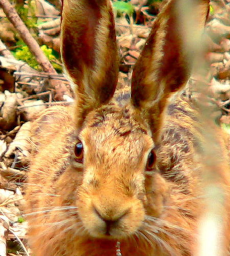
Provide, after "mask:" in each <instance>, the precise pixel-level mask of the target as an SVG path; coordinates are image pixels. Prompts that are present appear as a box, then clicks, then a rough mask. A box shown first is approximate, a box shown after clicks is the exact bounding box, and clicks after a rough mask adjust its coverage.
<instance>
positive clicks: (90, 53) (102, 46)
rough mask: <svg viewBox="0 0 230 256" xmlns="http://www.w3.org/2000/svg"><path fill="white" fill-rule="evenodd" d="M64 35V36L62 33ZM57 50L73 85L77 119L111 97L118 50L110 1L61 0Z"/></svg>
mask: <svg viewBox="0 0 230 256" xmlns="http://www.w3.org/2000/svg"><path fill="white" fill-rule="evenodd" d="M63 35H64V36H63ZM61 41H62V43H61V52H62V58H63V62H64V64H65V67H66V72H67V74H68V75H69V76H70V78H71V80H72V82H73V83H74V84H75V85H77V87H76V94H77V95H76V96H77V97H76V98H77V108H78V110H79V109H80V111H78V113H77V114H78V118H77V119H78V122H81V121H82V120H83V119H84V118H85V116H86V114H87V113H88V112H89V111H90V110H92V109H93V108H95V107H99V106H100V105H102V104H105V103H107V102H108V101H109V100H110V99H111V98H112V96H113V94H114V91H115V88H116V84H117V79H118V52H117V44H116V35H115V25H114V18H113V13H112V8H111V4H110V1H108V0H100V1H99V0H84V1H83V0H78V1H74V0H70V1H64V4H63V14H62V36H61Z"/></svg>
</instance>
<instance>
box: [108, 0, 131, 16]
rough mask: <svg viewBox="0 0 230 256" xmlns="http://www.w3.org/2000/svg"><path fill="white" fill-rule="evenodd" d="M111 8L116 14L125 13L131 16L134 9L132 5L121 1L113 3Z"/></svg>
mask: <svg viewBox="0 0 230 256" xmlns="http://www.w3.org/2000/svg"><path fill="white" fill-rule="evenodd" d="M113 8H114V9H115V10H116V11H117V13H118V14H122V13H126V14H128V15H129V16H131V15H132V14H133V12H134V7H133V5H132V4H130V3H126V2H122V1H117V2H114V3H113Z"/></svg>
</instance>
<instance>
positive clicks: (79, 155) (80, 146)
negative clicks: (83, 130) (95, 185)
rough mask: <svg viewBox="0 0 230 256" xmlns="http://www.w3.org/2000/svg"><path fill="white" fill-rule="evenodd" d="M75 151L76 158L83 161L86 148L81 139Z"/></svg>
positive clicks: (79, 161)
mask: <svg viewBox="0 0 230 256" xmlns="http://www.w3.org/2000/svg"><path fill="white" fill-rule="evenodd" d="M74 153H75V160H76V161H77V162H78V163H82V162H83V156H84V148H83V144H82V143H81V142H80V141H78V142H77V143H76V144H75V148H74Z"/></svg>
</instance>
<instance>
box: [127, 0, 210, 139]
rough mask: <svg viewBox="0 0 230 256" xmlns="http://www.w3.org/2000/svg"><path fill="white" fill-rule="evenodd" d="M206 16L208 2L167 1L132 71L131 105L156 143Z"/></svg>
mask: <svg viewBox="0 0 230 256" xmlns="http://www.w3.org/2000/svg"><path fill="white" fill-rule="evenodd" d="M208 12H209V0H169V2H168V3H167V4H166V5H165V7H164V8H163V10H162V12H161V13H160V14H159V15H158V17H157V19H156V20H155V22H154V23H153V27H152V31H151V33H150V36H149V38H148V40H147V42H146V45H145V47H144V49H143V51H142V53H141V55H140V58H139V59H138V61H137V63H136V65H135V67H134V70H133V77H132V88H131V90H132V91H131V92H132V93H131V100H132V104H133V106H134V107H135V108H136V109H138V110H140V111H141V112H142V113H145V114H146V115H147V119H149V120H148V122H149V123H150V126H151V129H152V133H153V136H154V137H155V139H157V138H158V137H159V132H160V130H161V124H162V120H163V116H164V115H163V114H164V111H165V109H166V106H167V102H168V99H169V98H170V96H171V95H172V93H174V92H176V91H178V90H180V89H181V88H183V86H184V84H185V83H186V81H187V80H188V78H189V75H190V71H191V67H192V60H193V55H194V54H195V51H196V48H197V44H199V42H200V40H199V39H200V37H201V33H202V31H203V28H204V24H205V21H206V18H207V15H208ZM184 16H186V17H184ZM187 16H188V17H187ZM196 38H198V40H194V39H196Z"/></svg>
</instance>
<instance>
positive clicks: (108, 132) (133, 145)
mask: <svg viewBox="0 0 230 256" xmlns="http://www.w3.org/2000/svg"><path fill="white" fill-rule="evenodd" d="M80 137H81V139H82V141H83V143H84V144H85V146H86V147H87V148H89V149H90V148H91V149H95V150H96V151H97V152H99V151H104V150H105V151H107V150H108V151H110V150H112V151H114V152H115V151H126V152H127V151H129V152H131V151H132V152H133V153H135V152H136V153H137V154H140V152H142V151H148V150H149V149H151V148H152V147H153V146H154V143H153V140H152V138H151V136H149V135H148V134H146V133H144V132H142V131H141V130H132V129H131V128H130V127H125V126H124V127H114V126H113V125H102V126H100V127H91V128H87V129H84V130H83V131H82V133H81V135H80Z"/></svg>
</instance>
